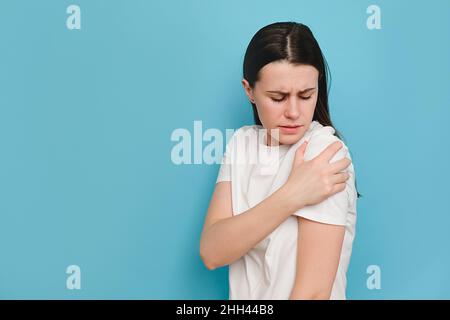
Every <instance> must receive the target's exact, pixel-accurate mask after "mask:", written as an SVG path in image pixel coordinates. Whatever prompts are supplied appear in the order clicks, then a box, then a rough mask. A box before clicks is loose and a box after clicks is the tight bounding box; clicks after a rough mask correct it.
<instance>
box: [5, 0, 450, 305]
mask: <svg viewBox="0 0 450 320" xmlns="http://www.w3.org/2000/svg"><path fill="white" fill-rule="evenodd" d="M70 4H76V5H79V6H80V8H81V30H69V29H67V27H66V19H67V17H68V16H69V15H68V14H67V13H66V8H67V7H68V6H69V5H70ZM371 4H375V5H378V6H379V7H380V8H381V23H382V29H381V30H369V29H368V28H367V27H366V20H367V18H368V16H369V14H367V13H366V9H367V7H368V6H369V5H371ZM449 12H450V2H449V1H446V0H441V1H437V0H434V1H414V2H413V1H406V0H402V1H400V0H397V1H382V0H378V1H362V0H361V1H350V0H346V1H314V2H311V1H299V0H292V1H260V0H258V1H256V0H253V1H237V0H227V1H225V0H220V1H206V0H202V1H200V0H189V1H181V0H180V1H167V0H165V1H162V0H158V1H137V0H134V1H106V0H104V1H100V0H96V1H81V0H79V1H73V2H72V1H2V3H1V4H0V38H1V39H2V40H1V43H2V44H1V50H0V148H1V149H0V152H1V153H0V298H3V299H18V298H26V299H36V298H37V299H49V298H56V299H79V298H84V299H97V298H104V299H112V298H114V299H120V298H123V299H227V298H228V269H227V267H223V268H219V269H216V270H215V271H209V270H207V269H206V268H205V267H204V265H203V264H202V262H201V259H200V257H199V252H198V245H199V240H200V233H201V228H202V225H203V221H204V217H205V214H206V211H207V208H208V204H209V200H210V197H211V194H212V191H213V188H214V183H215V179H216V177H217V172H218V168H219V165H217V164H214V165H207V164H202V165H180V166H177V165H175V164H174V163H173V162H172V161H171V158H170V154H171V150H172V148H173V147H174V145H175V144H176V143H175V142H173V141H171V139H170V136H171V133H172V132H173V130H175V129H176V128H186V129H188V130H190V131H191V133H192V132H193V123H194V121H195V120H202V121H203V130H206V129H207V128H219V129H220V130H221V131H222V132H225V129H226V128H233V129H237V128H239V127H240V126H242V125H246V124H252V113H251V105H250V104H249V102H248V100H247V98H246V96H245V94H244V91H243V89H242V85H241V82H240V81H241V77H242V60H243V55H244V52H245V49H246V46H247V44H248V42H249V41H250V39H251V37H252V36H253V35H254V33H255V32H256V31H257V30H258V29H259V28H261V27H263V26H265V25H267V24H269V23H272V22H276V21H291V20H293V21H297V22H302V23H304V24H307V25H308V26H310V28H311V29H312V31H313V33H314V34H315V36H316V38H317V40H318V42H319V44H320V45H321V48H322V50H323V52H324V55H325V57H326V59H327V61H328V63H329V66H330V69H331V74H332V82H331V91H330V109H331V115H332V119H333V122H334V124H335V125H336V127H337V129H338V130H339V131H340V132H342V133H343V135H344V138H345V141H346V142H347V145H348V147H349V148H350V150H351V152H352V157H353V161H354V166H355V171H356V174H357V183H358V184H357V186H358V190H359V192H360V193H362V194H363V195H364V197H363V198H360V199H359V201H358V222H357V233H356V239H355V242H354V250H353V255H352V260H351V264H350V269H349V272H348V287H347V295H348V298H349V299H393V298H399V299H417V298H425V299H431V298H446V299H449V298H450V286H449V284H450V275H449V272H448V271H449V270H450V251H449V249H448V245H449V244H450V232H448V227H449V225H450V214H449V213H450V212H449V203H448V199H449V197H448V193H449V188H448V181H450V172H449V169H448V158H449V156H450V152H449V151H450V150H449V142H448V141H449V139H450V127H449V126H448V119H449V116H450V112H449V106H450V90H449V89H448V86H449V83H450V81H449V80H450V72H449V71H450V59H449V57H450V45H449V37H450V19H449V18H448V17H449ZM72 264H75V265H78V266H80V268H81V286H82V288H81V290H68V289H67V288H66V279H67V277H68V275H67V274H66V268H67V267H68V266H69V265H72ZM369 265H378V266H380V268H381V289H379V290H369V289H368V288H367V286H366V280H367V278H368V277H369V275H368V274H367V273H366V269H367V267H368V266H369Z"/></svg>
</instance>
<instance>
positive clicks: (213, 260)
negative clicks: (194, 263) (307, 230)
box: [200, 186, 300, 270]
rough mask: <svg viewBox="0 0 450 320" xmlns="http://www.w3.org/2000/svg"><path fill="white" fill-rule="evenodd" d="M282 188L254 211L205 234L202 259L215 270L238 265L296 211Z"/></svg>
mask: <svg viewBox="0 0 450 320" xmlns="http://www.w3.org/2000/svg"><path fill="white" fill-rule="evenodd" d="M289 197H290V193H289V191H288V190H287V189H286V187H285V186H283V187H281V188H280V189H278V190H277V191H275V192H274V193H272V194H271V195H270V196H269V197H267V198H266V199H264V200H263V201H261V202H260V203H258V204H257V205H256V206H254V207H253V208H251V209H249V210H247V211H244V212H242V213H241V214H238V215H236V216H232V217H229V218H226V219H222V220H220V221H217V222H216V223H214V224H212V225H211V226H210V227H209V228H207V229H206V230H204V231H203V235H202V239H201V241H200V255H201V257H202V259H203V261H204V263H205V265H206V266H207V268H208V269H210V270H212V269H215V268H218V267H222V266H225V265H228V264H231V263H232V262H234V261H236V260H237V259H239V258H240V257H242V256H243V255H244V254H246V253H247V252H248V251H249V250H250V249H251V248H253V247H254V246H255V245H256V244H258V243H259V242H260V241H261V240H263V239H264V238H265V237H267V236H268V235H269V234H270V233H271V232H272V231H273V230H275V229H276V228H277V227H278V226H279V225H280V224H281V223H282V222H284V221H285V220H286V219H287V218H288V217H289V216H291V215H292V214H293V213H294V212H295V211H296V210H298V209H300V208H298V207H294V206H293V205H292V204H291V203H290V201H288V199H289Z"/></svg>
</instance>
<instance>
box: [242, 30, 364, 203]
mask: <svg viewBox="0 0 450 320" xmlns="http://www.w3.org/2000/svg"><path fill="white" fill-rule="evenodd" d="M278 60H286V61H288V62H290V63H292V64H306V65H311V66H313V67H315V68H316V69H317V70H318V71H319V92H318V98H317V104H316V108H315V110H314V115H313V120H316V121H318V122H319V123H320V124H322V125H323V126H331V127H333V128H334V130H335V133H334V135H335V136H336V137H338V138H339V139H341V140H343V141H345V140H344V139H343V137H342V135H341V134H340V133H339V131H338V130H337V129H336V128H335V127H334V125H333V123H332V122H331V118H330V112H329V109H328V92H329V87H328V81H327V79H328V78H331V74H330V71H329V67H328V64H327V61H326V59H325V57H324V55H323V54H322V50H321V49H320V46H319V44H318V43H317V40H316V39H315V38H314V35H313V34H312V32H311V30H310V29H309V27H308V26H306V25H304V24H301V23H297V22H276V23H272V24H269V25H267V26H265V27H263V28H261V29H260V30H258V32H256V34H255V35H254V36H253V38H252V39H251V41H250V43H249V45H248V47H247V50H246V52H245V57H244V65H243V77H244V79H246V80H247V81H248V83H249V85H250V87H251V88H254V86H255V83H256V82H257V81H258V80H259V71H260V70H261V69H262V68H263V67H264V66H265V65H266V64H269V63H271V62H274V61H278ZM250 103H251V104H252V106H253V118H254V120H255V124H258V125H262V123H261V120H260V119H259V115H258V111H257V109H256V105H255V104H254V103H252V102H250ZM355 187H356V178H355ZM357 196H358V198H359V197H361V196H362V195H361V194H360V193H359V192H358V191H357Z"/></svg>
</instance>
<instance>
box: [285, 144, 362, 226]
mask: <svg viewBox="0 0 450 320" xmlns="http://www.w3.org/2000/svg"><path fill="white" fill-rule="evenodd" d="M335 141H341V140H340V139H339V138H337V137H336V136H333V135H320V136H317V137H313V138H312V139H311V140H310V141H309V143H308V146H307V148H306V151H305V155H304V159H305V161H309V160H311V159H313V158H315V157H316V156H317V155H319V154H320V153H321V152H322V151H323V150H325V149H326V147H328V146H329V145H330V144H332V143H333V142H335ZM341 143H342V144H343V147H342V148H341V149H340V150H339V151H338V152H337V153H336V154H335V155H334V156H333V157H332V158H331V160H330V163H333V162H336V161H338V160H341V159H343V158H344V157H346V158H349V159H351V157H350V155H349V152H348V149H347V147H346V146H345V144H344V143H343V142H342V141H341ZM350 166H351V165H350ZM350 166H349V167H350ZM349 167H347V168H346V169H345V170H343V171H342V172H349V170H348V168H349ZM349 173H351V172H349ZM351 183H353V182H352V179H351V178H350V179H348V180H347V181H346V187H345V189H344V190H343V191H340V192H338V193H335V194H333V195H332V196H330V197H328V198H327V199H325V200H324V201H322V202H320V203H318V204H315V205H310V206H306V207H303V208H301V209H299V210H298V211H296V212H295V213H294V215H296V216H299V217H303V218H306V219H309V220H313V221H317V222H321V223H326V224H333V225H345V224H346V220H347V212H348V209H349V195H350V188H351V185H350V184H351Z"/></svg>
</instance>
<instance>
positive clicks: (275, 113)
mask: <svg viewBox="0 0 450 320" xmlns="http://www.w3.org/2000/svg"><path fill="white" fill-rule="evenodd" d="M257 106H258V107H257V108H258V114H259V117H260V118H264V119H265V120H266V121H271V120H276V119H278V118H279V117H280V115H281V114H282V113H283V107H282V104H276V103H274V102H273V101H272V100H270V99H269V100H264V101H259V103H258V104H257Z"/></svg>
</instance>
